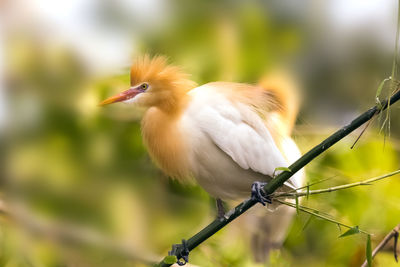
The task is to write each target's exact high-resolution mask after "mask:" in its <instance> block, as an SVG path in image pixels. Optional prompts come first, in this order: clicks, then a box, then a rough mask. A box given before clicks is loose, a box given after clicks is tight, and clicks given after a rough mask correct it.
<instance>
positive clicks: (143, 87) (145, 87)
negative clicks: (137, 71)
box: [140, 83, 149, 90]
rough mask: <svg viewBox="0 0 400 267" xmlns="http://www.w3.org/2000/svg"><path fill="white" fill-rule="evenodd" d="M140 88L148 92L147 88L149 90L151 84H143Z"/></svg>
mask: <svg viewBox="0 0 400 267" xmlns="http://www.w3.org/2000/svg"><path fill="white" fill-rule="evenodd" d="M140 88H141V89H142V90H146V89H147V88H149V84H147V83H143V84H142V85H141V86H140Z"/></svg>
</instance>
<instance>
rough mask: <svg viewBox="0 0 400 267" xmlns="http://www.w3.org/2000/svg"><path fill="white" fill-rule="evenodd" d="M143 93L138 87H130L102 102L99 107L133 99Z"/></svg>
mask: <svg viewBox="0 0 400 267" xmlns="http://www.w3.org/2000/svg"><path fill="white" fill-rule="evenodd" d="M143 92H144V91H143V90H141V89H140V88H139V87H131V88H130V89H128V90H126V91H123V92H122V93H119V94H117V95H114V96H111V97H109V98H107V99H106V100H103V101H102V102H101V103H100V104H99V106H105V105H108V104H112V103H116V102H121V101H125V100H128V99H131V98H134V97H135V96H136V95H138V94H140V93H143Z"/></svg>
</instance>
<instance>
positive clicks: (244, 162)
mask: <svg viewBox="0 0 400 267" xmlns="http://www.w3.org/2000/svg"><path fill="white" fill-rule="evenodd" d="M202 89H203V88H202ZM204 89H205V88H204ZM204 89H203V90H198V92H195V93H196V99H197V100H196V101H199V102H202V103H203V104H200V103H199V105H196V106H197V108H195V109H196V112H195V114H193V113H192V116H191V118H192V119H193V120H195V123H196V124H197V127H199V128H200V130H201V131H202V132H203V133H205V134H206V135H207V136H209V138H210V139H211V140H212V142H213V143H214V144H215V145H216V146H218V147H219V148H220V149H221V150H222V151H224V152H225V153H226V154H228V155H229V156H230V157H231V158H232V159H233V161H234V162H236V163H237V164H238V165H239V166H240V167H241V168H243V169H245V170H247V169H251V170H253V171H255V172H258V173H261V174H263V175H269V176H272V174H273V173H274V170H275V168H277V167H287V166H288V162H287V161H286V160H285V158H284V157H283V155H282V154H281V152H280V151H279V149H278V148H277V146H276V144H275V142H274V140H273V138H272V136H271V134H270V132H269V131H268V129H267V128H266V126H265V125H264V123H263V121H262V120H261V118H260V117H259V116H258V115H257V114H256V113H255V112H254V111H253V110H252V109H251V108H249V107H247V106H246V105H244V104H241V103H232V102H230V101H229V100H228V99H227V98H226V97H225V96H224V95H223V94H221V93H218V92H216V91H213V94H211V95H212V96H213V97H212V98H210V97H207V96H209V95H210V94H207V93H206V94H202V91H206V90H204ZM193 91H197V90H193ZM193 93H194V92H193ZM204 101H207V102H206V103H207V104H204ZM286 185H287V186H289V187H291V188H293V184H292V183H290V182H289V183H286Z"/></svg>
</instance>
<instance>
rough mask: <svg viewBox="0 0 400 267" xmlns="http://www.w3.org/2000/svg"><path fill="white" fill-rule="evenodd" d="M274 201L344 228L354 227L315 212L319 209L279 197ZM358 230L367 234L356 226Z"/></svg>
mask: <svg viewBox="0 0 400 267" xmlns="http://www.w3.org/2000/svg"><path fill="white" fill-rule="evenodd" d="M276 201H277V202H279V203H281V204H283V205H286V206H289V207H292V208H295V209H298V210H301V211H302V212H305V213H308V214H310V215H312V216H315V217H318V218H320V219H323V220H325V221H328V222H331V223H334V224H336V225H340V226H343V227H346V228H349V229H352V228H354V226H350V225H347V224H344V223H341V222H339V221H336V220H335V219H332V218H329V217H327V216H324V215H321V214H319V213H317V212H319V211H317V210H314V209H311V208H309V207H305V206H301V205H296V204H293V203H290V202H287V201H283V200H279V199H276ZM358 231H359V232H360V233H363V234H366V235H369V233H368V232H366V231H364V230H361V229H359V228H358Z"/></svg>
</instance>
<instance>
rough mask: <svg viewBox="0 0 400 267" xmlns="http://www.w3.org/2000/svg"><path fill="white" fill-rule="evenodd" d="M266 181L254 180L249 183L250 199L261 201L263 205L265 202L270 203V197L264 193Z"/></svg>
mask: <svg viewBox="0 0 400 267" xmlns="http://www.w3.org/2000/svg"><path fill="white" fill-rule="evenodd" d="M266 184H267V183H265V182H254V183H253V184H252V185H251V199H253V200H255V201H257V202H259V203H261V204H262V205H263V206H265V203H269V204H271V203H272V201H271V199H270V198H269V197H268V196H266V195H265V191H264V186H265V185H266Z"/></svg>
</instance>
